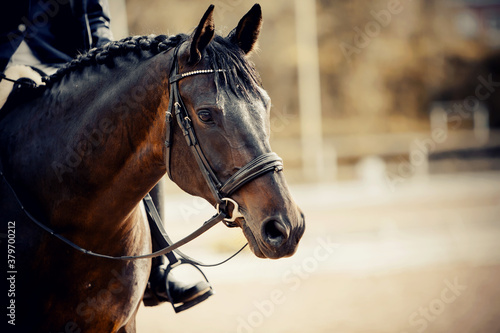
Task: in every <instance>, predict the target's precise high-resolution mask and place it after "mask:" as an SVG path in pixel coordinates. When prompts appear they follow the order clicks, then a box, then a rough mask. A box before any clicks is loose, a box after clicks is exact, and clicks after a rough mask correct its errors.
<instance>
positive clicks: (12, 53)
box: [0, 0, 212, 308]
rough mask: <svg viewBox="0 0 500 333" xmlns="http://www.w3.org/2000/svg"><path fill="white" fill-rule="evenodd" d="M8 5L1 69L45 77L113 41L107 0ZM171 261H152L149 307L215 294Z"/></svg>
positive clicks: (0, 35)
mask: <svg viewBox="0 0 500 333" xmlns="http://www.w3.org/2000/svg"><path fill="white" fill-rule="evenodd" d="M9 6H10V9H9V10H3V11H1V12H0V73H2V72H4V71H5V70H6V69H7V68H8V67H10V66H13V65H26V66H30V67H31V68H33V69H35V70H36V71H38V72H39V73H42V74H43V75H47V74H52V73H54V72H55V71H56V70H57V69H58V68H60V67H61V66H63V65H64V64H65V63H66V62H68V61H70V60H72V59H73V58H74V57H76V56H77V55H78V54H79V52H82V51H85V50H89V49H91V48H93V47H99V46H102V45H104V44H106V43H108V42H109V41H111V40H112V39H113V35H112V33H111V30H110V19H109V12H108V2H107V0H70V1H59V0H25V1H12V2H11V3H10V5H9ZM0 81H1V78H0ZM159 193H160V188H159V187H158V185H157V187H155V189H154V190H153V191H152V197H153V201H154V202H155V204H157V205H158V204H160V203H161V200H160V198H159ZM160 214H161V209H160ZM156 250H157V249H156ZM172 255H173V254H172ZM166 262H167V261H166V258H165V256H161V257H159V258H155V259H154V260H153V265H152V269H151V275H150V281H149V283H148V289H147V290H146V293H145V296H144V303H145V304H146V305H147V306H153V305H157V304H159V303H160V302H165V301H170V302H172V304H184V305H186V304H187V305H191V306H192V305H195V304H197V303H199V302H201V301H203V300H204V299H206V298H207V297H208V296H210V295H211V294H212V290H211V287H210V285H209V284H208V282H206V281H204V280H202V281H200V282H198V283H193V284H184V283H182V282H181V281H179V280H176V279H175V278H174V277H173V276H172V274H168V273H167V272H168V271H169V270H167V266H168V265H167V264H166ZM167 290H168V292H167ZM168 294H170V296H171V298H172V299H171V300H170V299H169V297H168ZM188 307H189V306H185V308H188Z"/></svg>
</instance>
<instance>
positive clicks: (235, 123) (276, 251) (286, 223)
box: [167, 5, 305, 259]
mask: <svg viewBox="0 0 500 333" xmlns="http://www.w3.org/2000/svg"><path fill="white" fill-rule="evenodd" d="M213 9H214V8H213V6H210V7H209V9H208V10H207V12H206V13H205V15H204V16H203V18H202V19H201V21H200V23H199V25H198V27H197V28H196V29H195V30H194V32H193V34H192V35H191V36H190V37H189V38H188V39H186V41H184V42H183V43H181V44H180V45H179V46H178V47H177V48H176V50H175V55H174V62H176V64H175V66H174V67H175V68H174V69H173V71H174V73H173V75H174V76H176V78H174V79H173V78H172V76H173V75H171V77H170V84H171V85H174V84H175V85H176V88H175V89H177V90H173V89H172V88H171V90H170V95H172V91H175V93H176V94H178V95H179V96H180V97H179V99H180V101H181V103H182V104H183V105H182V107H183V108H185V112H186V115H185V117H184V118H185V119H178V121H179V122H183V121H184V120H186V121H189V124H185V125H186V126H188V127H191V128H193V132H194V133H195V135H190V134H188V133H186V128H185V127H183V126H181V125H179V122H178V123H176V124H177V125H173V129H172V134H171V140H167V141H169V142H168V145H169V146H170V147H171V148H170V152H169V154H170V155H171V156H172V158H169V159H168V160H169V162H168V165H167V170H169V176H170V177H171V178H172V180H173V181H174V182H175V183H176V184H177V185H178V186H179V187H180V188H181V189H183V190H184V191H186V192H188V193H190V194H192V195H196V196H201V197H203V198H205V199H206V200H208V201H209V202H210V203H211V204H213V205H216V204H217V203H218V198H217V196H216V195H214V189H213V188H212V189H211V187H210V186H207V177H208V178H210V177H211V178H213V181H212V182H215V184H213V185H214V187H215V188H216V190H220V187H221V186H222V185H223V184H225V183H226V182H227V181H228V180H229V179H231V178H232V177H233V178H234V175H235V174H237V173H238V171H239V170H242V169H246V168H248V165H249V164H252V163H255V161H256V160H259V157H262V156H264V157H267V156H275V155H272V154H271V152H272V150H271V146H270V143H269V137H270V119H269V116H270V110H271V100H270V98H269V95H268V94H267V93H266V91H265V90H264V89H263V88H262V86H261V83H260V78H259V75H258V73H257V72H256V70H255V69H254V67H253V64H252V63H251V62H250V61H249V59H248V56H249V55H250V53H251V52H252V50H254V48H255V46H256V43H257V39H258V36H259V32H260V28H261V24H262V13H261V8H260V6H259V5H254V7H253V8H252V9H251V10H250V11H249V12H248V13H247V14H246V15H244V16H243V18H242V19H241V20H240V21H239V23H238V25H237V27H236V28H235V29H234V30H232V31H231V32H230V33H229V34H228V35H227V36H226V37H222V36H219V35H217V34H216V33H215V26H214V21H213ZM183 73H187V75H186V76H185V77H182V74H183ZM198 74H200V75H198ZM201 74H203V75H201ZM174 97H175V96H169V98H170V105H171V106H172V104H175V103H172V99H173V98H174ZM176 103H177V106H178V107H180V105H179V103H178V102H176ZM171 112H172V113H174V110H171ZM172 117H175V116H174V115H172ZM188 118H189V119H188ZM174 123H175V122H174ZM193 136H194V137H193ZM186 139H187V141H188V144H187V145H186ZM193 140H194V141H196V143H197V144H198V146H199V150H200V154H201V155H202V159H204V160H205V163H206V164H207V165H208V167H207V168H208V169H209V170H208V171H207V172H208V173H210V172H213V175H208V176H207V175H205V176H203V172H204V171H205V170H202V172H200V163H202V162H200V161H199V158H198V161H197V159H196V157H195V155H196V154H193V153H192V151H191V150H192V149H193V148H192V147H191V148H190V147H189V145H190V144H191V145H192V144H193ZM261 160H262V159H261ZM275 160H276V158H275V159H274V161H275ZM261 162H262V161H261ZM202 169H203V168H202ZM281 170H282V168H281V167H276V168H274V169H272V170H268V171H266V172H263V173H262V174H259V175H258V176H255V175H253V176H252V177H251V178H252V179H251V180H249V181H246V182H245V184H244V185H242V186H241V187H238V188H236V189H235V190H234V191H232V193H229V196H230V198H231V200H234V202H235V203H237V205H239V211H240V213H241V216H239V217H237V218H236V219H235V221H234V224H235V225H236V226H238V227H240V228H241V229H242V230H243V233H244V235H245V237H246V238H247V240H248V243H249V244H250V248H251V250H252V251H253V253H254V254H255V255H256V256H258V257H261V258H273V259H276V258H281V257H287V256H290V255H292V254H293V253H295V251H296V249H297V245H298V242H299V240H300V238H301V237H302V234H303V233H304V228H305V222H304V215H303V213H302V212H301V210H300V209H299V207H298V206H297V205H296V204H295V202H294V200H293V199H292V196H291V193H290V190H289V188H288V185H287V183H286V180H285V177H284V175H283V172H281ZM247 180H248V179H247ZM222 192H223V191H222ZM225 194H228V193H225ZM219 199H220V198H219ZM229 205H231V204H229ZM234 217H236V216H234Z"/></svg>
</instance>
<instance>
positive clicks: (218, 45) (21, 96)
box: [0, 34, 262, 119]
mask: <svg viewBox="0 0 500 333" xmlns="http://www.w3.org/2000/svg"><path fill="white" fill-rule="evenodd" d="M188 39H189V35H186V34H178V35H173V36H167V35H149V36H131V37H126V38H124V39H121V40H118V41H112V42H109V43H107V44H105V45H103V46H102V47H98V48H93V49H91V50H89V51H88V52H86V53H83V54H80V55H78V56H77V57H76V58H75V59H73V60H71V61H70V62H68V63H66V64H65V65H64V66H63V67H61V68H60V69H59V70H58V71H57V72H55V73H54V74H52V75H50V76H47V77H44V78H42V80H43V81H44V82H45V85H41V86H38V87H36V88H21V89H18V90H17V91H14V92H13V93H11V94H10V96H9V98H8V100H7V102H6V104H5V105H4V107H3V108H2V109H1V110H2V112H0V115H1V116H0V119H1V118H3V116H5V114H6V113H7V112H9V111H10V110H12V109H15V108H16V107H17V106H18V105H19V104H20V103H25V102H28V101H30V100H32V99H33V98H35V97H37V96H40V95H41V94H42V93H43V92H44V91H46V90H47V89H50V88H51V87H52V86H54V84H56V83H58V82H61V80H62V79H63V78H65V77H67V76H68V75H71V74H73V73H75V72H80V71H81V70H82V69H84V68H92V67H98V66H109V67H113V66H114V64H115V60H116V59H119V58H120V57H124V56H126V55H129V54H134V55H136V56H137V57H138V58H143V57H145V56H146V55H148V56H151V54H153V55H156V54H159V53H161V52H166V51H169V50H170V49H172V48H174V47H176V46H178V45H180V44H181V43H182V42H184V41H186V40H188ZM206 52H207V55H208V59H209V66H210V67H211V68H212V69H215V70H217V69H223V70H224V71H222V72H220V73H219V75H216V80H215V84H216V86H217V88H219V87H221V86H228V87H229V89H230V90H231V91H232V92H233V93H235V94H236V95H237V96H240V97H243V98H245V99H246V100H250V97H251V96H260V93H259V87H261V86H262V84H261V80H260V76H259V74H258V73H257V71H256V70H255V68H254V65H253V63H252V62H250V61H249V60H248V58H247V57H246V56H245V54H244V53H243V51H242V50H241V49H240V48H239V46H237V45H236V44H234V43H232V42H230V41H229V40H227V39H226V38H223V37H221V36H215V38H214V40H213V41H212V42H211V43H209V44H208V46H207V48H206Z"/></svg>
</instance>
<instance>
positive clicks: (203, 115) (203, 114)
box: [198, 110, 214, 123]
mask: <svg viewBox="0 0 500 333" xmlns="http://www.w3.org/2000/svg"><path fill="white" fill-rule="evenodd" d="M198 118H200V120H201V121H202V122H204V123H210V122H212V121H213V120H214V119H213V118H212V114H211V113H210V111H207V110H203V111H200V112H198Z"/></svg>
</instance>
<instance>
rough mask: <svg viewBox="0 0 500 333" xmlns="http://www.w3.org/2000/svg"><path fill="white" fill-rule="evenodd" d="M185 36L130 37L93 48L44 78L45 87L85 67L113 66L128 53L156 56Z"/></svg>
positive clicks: (140, 56) (140, 55) (175, 44)
mask: <svg viewBox="0 0 500 333" xmlns="http://www.w3.org/2000/svg"><path fill="white" fill-rule="evenodd" d="M186 37H187V36H186V35H184V34H179V35H175V36H166V35H149V36H131V37H126V38H124V39H121V40H117V41H112V42H109V43H107V44H105V45H103V46H101V47H97V48H93V49H91V50H89V51H88V52H86V53H83V54H80V55H78V56H77V57H76V58H75V59H73V60H71V61H70V62H68V63H66V64H65V65H64V66H63V67H61V68H60V69H59V70H58V71H57V72H55V73H54V74H52V75H51V76H48V77H45V78H44V81H45V83H46V85H47V87H50V86H52V85H53V84H54V83H57V82H59V81H61V79H62V78H63V77H65V76H67V75H69V74H70V73H72V72H76V71H79V70H81V69H83V68H85V67H95V66H98V65H107V66H110V67H111V66H113V64H114V60H115V59H116V58H119V57H123V56H125V55H128V54H130V53H134V54H136V55H137V56H138V57H139V58H142V57H143V56H144V54H145V52H150V53H153V54H158V53H160V52H163V51H168V50H170V49H171V48H172V47H175V46H177V45H178V44H179V43H180V42H182V41H184V40H185V39H186Z"/></svg>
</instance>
